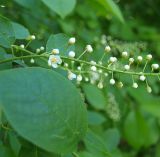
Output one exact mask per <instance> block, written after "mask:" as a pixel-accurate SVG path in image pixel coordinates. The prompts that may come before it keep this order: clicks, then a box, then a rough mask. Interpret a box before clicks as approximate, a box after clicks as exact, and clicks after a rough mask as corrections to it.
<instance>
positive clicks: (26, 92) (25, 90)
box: [0, 68, 87, 154]
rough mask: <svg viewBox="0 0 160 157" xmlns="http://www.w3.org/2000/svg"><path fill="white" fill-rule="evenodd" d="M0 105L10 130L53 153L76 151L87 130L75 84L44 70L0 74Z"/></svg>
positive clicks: (84, 110)
mask: <svg viewBox="0 0 160 157" xmlns="http://www.w3.org/2000/svg"><path fill="white" fill-rule="evenodd" d="M0 82H1V88H0V105H2V109H3V110H4V113H5V115H6V117H7V119H8V121H9V122H10V123H11V125H12V126H13V128H14V129H15V130H16V131H17V132H18V133H19V134H20V135H21V136H22V137H23V138H25V139H27V140H29V141H30V142H32V143H34V144H35V145H37V146H39V147H41V148H43V149H45V150H47V151H50V152H55V153H61V154H62V153H67V152H71V151H73V150H75V148H76V146H77V143H78V142H79V140H81V139H82V138H83V136H84V135H85V132H86V130H87V116H86V109H85V106H84V104H83V101H82V99H81V96H80V94H79V93H78V91H77V89H76V88H75V87H74V85H73V84H72V83H71V82H70V81H68V80H67V79H65V78H64V77H62V76H61V75H59V74H58V73H56V72H54V71H52V70H47V69H43V68H18V69H13V70H6V71H2V72H1V73H0Z"/></svg>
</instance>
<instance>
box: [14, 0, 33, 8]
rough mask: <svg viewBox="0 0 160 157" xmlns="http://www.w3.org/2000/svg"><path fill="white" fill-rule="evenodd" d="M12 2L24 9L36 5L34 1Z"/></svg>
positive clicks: (18, 0) (19, 0) (21, 0)
mask: <svg viewBox="0 0 160 157" xmlns="http://www.w3.org/2000/svg"><path fill="white" fill-rule="evenodd" d="M14 1H15V2H17V3H18V4H19V5H21V6H23V7H25V8H32V7H34V6H35V4H36V1H35V0H14Z"/></svg>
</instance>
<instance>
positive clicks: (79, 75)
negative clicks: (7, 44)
mask: <svg viewBox="0 0 160 157" xmlns="http://www.w3.org/2000/svg"><path fill="white" fill-rule="evenodd" d="M35 39H36V37H35V36H34V35H31V36H29V37H28V38H27V40H28V41H29V42H28V44H26V46H25V45H23V44H22V45H20V46H17V45H12V54H13V55H14V52H13V49H16V50H19V51H21V52H25V54H26V53H28V55H23V56H18V57H17V56H15V55H14V57H13V58H10V59H6V60H2V61H0V64H1V63H4V62H10V61H13V60H18V59H22V60H23V59H27V58H29V59H30V63H31V64H35V63H36V58H45V59H48V66H49V67H52V68H62V69H64V70H66V71H67V75H68V79H69V80H76V82H77V84H80V83H81V82H82V81H84V82H90V83H91V84H96V85H97V87H98V88H100V89H102V88H104V86H105V85H106V80H107V78H109V84H110V85H117V86H118V87H119V88H122V87H123V82H122V81H120V79H119V77H118V78H117V77H116V74H118V75H119V74H127V75H130V76H131V81H132V87H133V88H135V89H136V88H138V87H139V85H138V80H140V81H142V82H145V83H146V89H147V91H148V92H149V93H151V92H152V88H151V87H150V85H149V83H148V77H149V76H156V77H157V78H158V79H159V80H160V72H159V70H160V67H159V64H157V63H153V64H151V63H152V60H153V57H152V54H148V55H146V56H145V57H143V56H137V57H134V56H131V55H130V54H129V52H127V51H123V52H122V53H121V57H120V58H121V59H123V60H125V63H126V64H124V65H122V64H120V65H121V68H119V66H118V65H119V62H121V61H120V60H118V58H117V57H115V56H112V48H111V47H110V46H109V45H105V47H104V53H103V55H102V57H101V58H100V60H99V61H98V62H96V61H94V60H90V61H88V60H82V59H81V58H82V56H84V55H85V54H86V53H88V54H90V53H94V49H93V47H92V46H91V45H86V47H85V49H84V51H83V52H82V53H81V54H80V55H79V56H77V54H76V52H75V51H69V52H68V54H67V56H62V55H61V52H60V50H59V49H58V48H57V47H55V48H53V49H52V51H51V52H45V48H44V47H43V46H41V47H40V48H37V49H36V51H35V53H33V52H32V51H29V50H27V47H28V46H29V44H30V43H31V41H32V40H35ZM75 43H76V38H74V37H71V38H70V39H69V40H68V46H70V45H74V44H75ZM107 55H108V57H109V58H108V61H106V60H105V61H104V58H105V57H106V56H107ZM46 64H47V60H46ZM143 64H144V66H143V69H142V70H141V71H140V70H139V69H138V68H139V66H140V65H141V66H142V65H143ZM146 69H149V70H150V72H146Z"/></svg>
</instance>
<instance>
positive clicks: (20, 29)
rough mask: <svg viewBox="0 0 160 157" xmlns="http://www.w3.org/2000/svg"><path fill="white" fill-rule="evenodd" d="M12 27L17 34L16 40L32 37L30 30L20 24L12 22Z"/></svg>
mask: <svg viewBox="0 0 160 157" xmlns="http://www.w3.org/2000/svg"><path fill="white" fill-rule="evenodd" d="M12 26H13V29H14V32H15V37H16V39H26V38H27V37H28V36H29V35H30V33H29V31H28V29H26V28H25V27H24V26H22V25H20V24H19V23H16V22H12Z"/></svg>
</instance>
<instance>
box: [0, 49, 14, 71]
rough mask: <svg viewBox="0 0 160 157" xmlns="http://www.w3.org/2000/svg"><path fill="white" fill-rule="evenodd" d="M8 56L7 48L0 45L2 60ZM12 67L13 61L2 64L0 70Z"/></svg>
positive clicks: (0, 57)
mask: <svg viewBox="0 0 160 157" xmlns="http://www.w3.org/2000/svg"><path fill="white" fill-rule="evenodd" d="M7 58H8V55H7V54H6V52H5V50H4V49H3V48H1V47H0V60H5V59H7ZM11 67H12V63H11V62H8V63H3V64H0V70H4V69H10V68H11Z"/></svg>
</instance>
